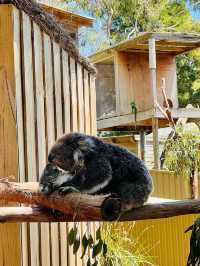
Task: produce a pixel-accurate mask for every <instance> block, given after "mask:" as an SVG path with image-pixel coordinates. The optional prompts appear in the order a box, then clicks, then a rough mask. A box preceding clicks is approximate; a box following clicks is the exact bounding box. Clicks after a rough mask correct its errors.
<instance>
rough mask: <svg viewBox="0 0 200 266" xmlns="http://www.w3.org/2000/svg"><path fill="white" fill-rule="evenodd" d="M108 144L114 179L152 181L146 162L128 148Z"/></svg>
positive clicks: (118, 180)
mask: <svg viewBox="0 0 200 266" xmlns="http://www.w3.org/2000/svg"><path fill="white" fill-rule="evenodd" d="M105 145H106V156H107V158H108V160H109V161H110V164H111V167H112V171H113V181H114V182H121V181H130V182H133V181H134V180H138V179H140V180H141V181H143V182H149V181H151V176H150V175H149V172H148V170H147V168H146V166H145V165H144V163H143V162H142V161H141V160H140V159H139V158H138V157H137V156H136V155H135V154H133V153H131V152H129V151H128V150H126V149H124V148H121V147H119V146H116V145H112V144H105Z"/></svg>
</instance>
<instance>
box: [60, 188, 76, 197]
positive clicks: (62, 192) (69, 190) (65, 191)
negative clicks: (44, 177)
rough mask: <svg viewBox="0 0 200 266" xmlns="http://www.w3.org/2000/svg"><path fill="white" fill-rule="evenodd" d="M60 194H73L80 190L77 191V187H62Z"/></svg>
mask: <svg viewBox="0 0 200 266" xmlns="http://www.w3.org/2000/svg"><path fill="white" fill-rule="evenodd" d="M58 192H59V194H61V195H65V194H67V193H72V192H79V190H78V189H76V188H75V187H71V186H70V187H60V188H59V190H58Z"/></svg>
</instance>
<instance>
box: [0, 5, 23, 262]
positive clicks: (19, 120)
mask: <svg viewBox="0 0 200 266" xmlns="http://www.w3.org/2000/svg"><path fill="white" fill-rule="evenodd" d="M4 17H5V14H4ZM12 20H13V21H12V22H13V55H14V78H15V99H16V125H17V144H18V167H19V168H18V178H19V181H24V180H25V164H24V130H23V110H22V106H23V104H22V81H21V44H20V14H19V10H17V8H15V7H12ZM0 25H1V27H2V24H1V23H0ZM7 26H8V25H6V27H7ZM7 30H8V28H7ZM0 49H1V47H0ZM1 51H2V50H1ZM2 52H3V51H2ZM22 179H23V180H22ZM20 236H21V248H20V250H21V264H22V266H24V265H28V240H27V224H26V223H22V225H21V231H20ZM9 252H10V250H9ZM4 263H6V262H5V261H4ZM15 263H16V265H17V259H16V262H15Z"/></svg>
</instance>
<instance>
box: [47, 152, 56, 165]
mask: <svg viewBox="0 0 200 266" xmlns="http://www.w3.org/2000/svg"><path fill="white" fill-rule="evenodd" d="M54 158H55V154H53V153H52V152H51V153H50V154H49V156H48V161H49V162H50V163H52V161H53V159H54Z"/></svg>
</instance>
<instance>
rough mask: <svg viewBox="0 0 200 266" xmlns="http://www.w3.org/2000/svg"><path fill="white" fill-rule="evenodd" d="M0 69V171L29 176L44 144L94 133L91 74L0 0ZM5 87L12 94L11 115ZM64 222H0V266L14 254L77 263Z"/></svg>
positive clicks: (42, 157) (27, 259) (24, 260)
mask: <svg viewBox="0 0 200 266" xmlns="http://www.w3.org/2000/svg"><path fill="white" fill-rule="evenodd" d="M7 37H8V38H7ZM0 69H1V70H2V73H1V76H0V84H1V88H2V91H1V92H0V104H2V106H1V107H0V108H2V112H1V115H0V118H1V120H0V123H1V124H0V125H1V128H0V143H1V142H2V146H1V147H2V150H4V154H3V153H2V154H1V155H0V156H1V160H2V161H3V162H1V166H2V167H3V170H1V171H0V175H2V176H8V175H11V174H12V175H14V176H17V175H18V176H19V179H18V180H19V181H36V180H38V177H39V176H40V174H41V172H42V169H43V167H44V166H45V163H46V159H47V154H48V150H49V149H50V147H51V146H52V144H53V143H54V142H55V140H56V139H57V138H58V137H59V136H61V135H62V134H63V133H67V132H71V131H79V132H86V133H88V134H96V109H95V108H96V98H95V84H94V75H93V74H91V73H89V72H88V70H86V69H85V68H84V67H83V66H82V65H81V64H79V63H78V62H76V61H75V59H74V58H73V57H71V56H69V54H68V53H67V51H66V50H64V49H62V48H61V47H60V46H59V44H58V43H56V42H54V41H53V40H52V39H51V38H50V37H49V35H47V34H46V33H44V32H43V31H41V29H40V28H39V26H38V25H37V24H36V23H35V22H33V21H31V20H30V17H29V16H28V15H27V14H25V13H24V12H23V11H20V10H18V9H17V8H15V7H14V6H12V5H0ZM7 85H8V86H7ZM6 86H7V87H6ZM9 88H11V90H12V93H13V95H14V96H13V98H14V106H16V120H15V108H14V110H13V106H12V101H11V100H12V99H11V97H10V94H9V93H7V91H9ZM12 93H11V94H12ZM13 112H14V115H13ZM2 126H4V127H2ZM12 158H13V160H12ZM11 164H12V167H11ZM2 167H0V169H1V168H2ZM27 178H28V179H27ZM72 226H73V223H68V224H66V223H51V224H44V223H40V224H36V223H30V224H26V223H24V224H23V225H22V226H21V227H20V226H17V225H14V226H10V225H5V226H4V227H3V230H4V232H2V234H1V236H0V245H2V246H3V245H4V244H5V242H6V240H7V239H9V240H8V242H9V244H8V246H9V247H12V250H11V249H10V250H8V246H6V244H5V246H4V247H0V250H1V252H2V254H1V253H0V254H1V255H2V256H1V255H0V265H9V266H17V265H19V264H20V260H21V265H23V266H29V265H30V266H39V265H43V266H59V265H61V266H64V265H65V266H79V265H80V266H82V265H84V262H83V261H82V260H80V259H79V257H80V256H79V255H80V254H79V255H78V256H74V255H73V252H72V250H71V248H70V247H69V246H68V245H67V232H68V230H70V228H71V227H72ZM79 228H80V231H81V234H83V233H84V232H85V231H86V229H88V230H90V231H91V232H92V233H93V232H94V230H95V223H88V224H86V223H80V224H79ZM10 230H11V233H8V232H7V231H10ZM0 231H1V227H0ZM19 231H21V234H19ZM20 235H21V237H20V238H21V244H20V240H19V236H20ZM4 239H5V241H4ZM13 242H14V243H15V244H14V245H15V247H13V246H12V245H13V244H12V243H13ZM20 249H21V252H20V251H19V250H20ZM9 253H10V254H9ZM13 256H15V257H14V258H11V257H13ZM9 257H10V258H9Z"/></svg>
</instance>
